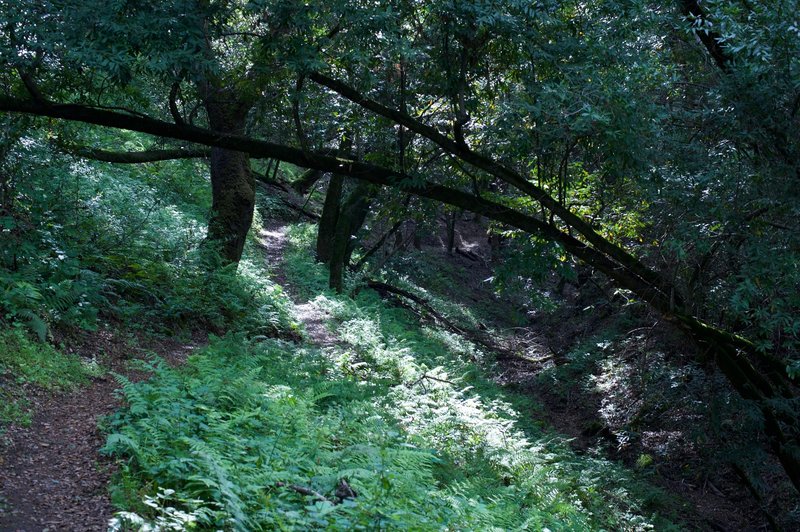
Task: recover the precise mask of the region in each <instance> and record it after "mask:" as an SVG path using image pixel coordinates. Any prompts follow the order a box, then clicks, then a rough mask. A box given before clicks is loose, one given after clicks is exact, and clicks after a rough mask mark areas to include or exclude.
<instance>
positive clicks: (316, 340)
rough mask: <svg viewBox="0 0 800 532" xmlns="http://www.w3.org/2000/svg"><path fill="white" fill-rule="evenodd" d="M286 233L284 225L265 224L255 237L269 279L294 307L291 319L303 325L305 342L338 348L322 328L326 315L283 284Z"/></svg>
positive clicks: (322, 346)
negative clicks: (262, 252) (260, 244)
mask: <svg viewBox="0 0 800 532" xmlns="http://www.w3.org/2000/svg"><path fill="white" fill-rule="evenodd" d="M288 230H289V226H288V225H287V224H286V223H284V222H281V221H279V220H268V221H266V222H265V226H264V228H263V229H262V230H261V232H260V233H259V236H260V237H261V241H262V244H263V249H264V252H265V253H266V260H267V265H268V267H269V269H270V272H271V273H272V278H273V280H274V281H275V282H276V283H278V284H279V285H281V286H282V287H283V289H284V291H285V292H286V293H287V295H288V296H289V299H291V300H292V302H293V303H294V318H295V320H297V321H298V322H300V323H302V324H303V326H304V329H305V332H306V336H307V337H308V340H309V341H310V342H311V343H313V344H315V345H317V346H319V347H320V348H323V349H324V348H328V347H333V346H335V345H338V344H340V341H339V339H338V338H337V337H336V335H335V334H333V333H332V332H331V331H330V329H328V326H327V325H326V323H327V322H328V320H329V319H330V316H329V315H328V313H327V312H325V311H324V310H322V309H321V308H319V306H318V305H317V304H316V303H314V301H308V300H307V299H305V298H303V297H300V296H299V295H297V294H296V293H294V292H293V291H292V287H291V284H290V283H289V282H288V280H287V277H286V273H285V272H284V263H285V255H284V254H285V251H286V247H287V243H288V237H287V234H286V233H287V231H288Z"/></svg>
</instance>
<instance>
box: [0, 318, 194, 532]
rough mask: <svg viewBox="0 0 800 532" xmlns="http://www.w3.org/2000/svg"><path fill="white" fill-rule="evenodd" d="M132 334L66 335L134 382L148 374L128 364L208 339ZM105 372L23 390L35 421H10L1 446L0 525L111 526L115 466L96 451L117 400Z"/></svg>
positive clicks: (182, 352)
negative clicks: (53, 388)
mask: <svg viewBox="0 0 800 532" xmlns="http://www.w3.org/2000/svg"><path fill="white" fill-rule="evenodd" d="M135 338H136V337H135V336H129V335H121V334H120V333H118V332H117V331H115V330H113V329H110V328H106V329H100V330H98V331H96V332H94V333H90V334H84V335H82V336H81V337H78V338H71V339H68V340H67V341H68V344H67V345H73V346H74V347H73V348H72V350H73V351H74V352H76V353H77V354H79V355H81V356H86V357H89V358H91V357H96V358H97V360H98V361H99V362H100V363H101V364H102V365H103V367H104V368H107V369H108V370H109V373H110V372H115V373H119V374H122V375H125V376H126V377H128V378H129V379H131V380H134V381H135V380H141V379H144V378H146V377H147V375H146V374H144V373H143V372H141V371H137V370H133V369H131V367H130V362H131V361H132V360H135V359H138V358H143V357H144V356H145V354H147V353H156V354H157V355H159V356H161V357H162V358H164V359H165V360H166V361H167V362H168V363H169V364H171V365H178V364H181V363H182V362H183V361H184V360H186V357H187V356H188V355H189V354H190V353H191V351H192V350H193V349H195V347H197V346H198V345H202V344H203V343H205V342H206V339H205V338H204V337H203V336H202V335H199V334H198V335H197V336H196V337H194V338H192V339H191V341H189V342H187V343H182V342H178V341H176V340H173V339H159V340H152V339H146V338H143V337H140V338H138V339H136V340H134V339H135ZM132 340H133V341H132ZM132 344H133V345H140V346H142V347H133V346H132ZM67 349H68V350H70V348H69V347H68V348H67ZM109 373H107V374H106V375H104V376H103V377H100V378H96V379H94V380H93V381H92V382H91V383H90V384H89V385H87V386H84V387H81V388H79V389H77V390H75V391H72V392H68V393H47V392H45V391H43V390H37V389H33V388H31V389H28V390H26V391H27V392H28V393H27V395H28V397H29V399H30V400H31V406H32V407H33V409H34V411H35V414H34V416H33V420H32V423H31V425H30V426H29V427H19V426H14V427H11V428H10V429H9V430H8V431H7V432H6V433H5V434H4V435H3V436H2V439H3V441H2V444H0V530H3V531H14V532H19V531H25V532H34V531H37V532H38V531H52V532H54V531H100V530H106V529H107V528H108V521H109V519H110V518H111V517H112V515H113V512H114V508H113V506H112V505H111V501H110V499H109V495H108V482H109V480H110V478H111V475H112V474H113V471H114V467H113V464H112V462H111V460H109V459H108V458H107V457H105V456H103V455H101V454H100V453H99V449H100V448H101V447H102V446H103V444H104V441H105V437H104V436H103V434H101V433H100V430H99V429H98V422H99V421H100V419H101V418H102V417H104V416H107V415H109V414H111V413H112V412H113V411H114V410H116V409H117V408H119V407H120V406H121V405H122V402H121V400H120V398H119V397H118V396H117V394H116V393H115V390H117V388H118V384H117V382H116V380H115V379H114V378H113V377H112V376H111V375H110V374H109Z"/></svg>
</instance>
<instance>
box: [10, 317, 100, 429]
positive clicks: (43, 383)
mask: <svg viewBox="0 0 800 532" xmlns="http://www.w3.org/2000/svg"><path fill="white" fill-rule="evenodd" d="M103 371H104V370H103V368H102V367H100V366H99V365H98V364H97V363H95V362H87V361H84V360H82V359H81V358H80V357H78V356H76V355H67V354H64V353H61V352H60V351H58V350H57V349H56V348H55V347H53V346H51V345H50V344H46V343H40V342H35V341H33V340H31V339H30V337H29V335H28V334H27V333H26V332H25V331H23V330H22V329H19V328H12V329H10V330H8V331H5V332H2V333H0V377H2V379H3V382H4V386H3V388H2V389H0V400H2V406H0V425H2V424H10V423H18V424H21V425H28V424H30V421H31V418H30V411H29V408H28V401H27V399H26V393H25V391H24V387H25V386H26V385H34V386H37V387H39V388H42V389H45V390H52V391H69V390H74V389H76V388H78V387H79V386H81V385H82V384H84V383H86V382H88V380H89V378H90V377H97V376H100V375H102V373H103Z"/></svg>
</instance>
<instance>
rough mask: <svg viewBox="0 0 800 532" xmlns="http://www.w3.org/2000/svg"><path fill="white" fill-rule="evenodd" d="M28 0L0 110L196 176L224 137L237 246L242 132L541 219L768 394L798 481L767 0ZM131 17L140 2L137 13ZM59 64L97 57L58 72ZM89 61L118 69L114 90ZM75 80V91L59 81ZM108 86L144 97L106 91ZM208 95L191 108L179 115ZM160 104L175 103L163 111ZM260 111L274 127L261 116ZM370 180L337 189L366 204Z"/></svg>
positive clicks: (430, 191) (467, 202)
mask: <svg viewBox="0 0 800 532" xmlns="http://www.w3.org/2000/svg"><path fill="white" fill-rule="evenodd" d="M22 5H23V7H21V8H12V7H11V6H7V5H5V4H4V5H3V9H4V10H6V11H7V12H8V17H6V18H7V19H8V20H10V21H12V23H11V25H10V26H9V27H10V28H11V29H8V28H9V27H7V29H6V30H4V35H3V36H4V44H3V47H2V50H3V52H4V56H3V62H4V64H7V65H10V66H12V67H14V69H15V72H16V73H14V72H12V71H10V70H8V71H7V72H6V73H5V74H3V75H2V77H1V78H0V79H2V83H3V87H4V91H3V92H4V93H5V95H4V96H3V97H2V98H0V110H2V111H7V112H15V113H28V114H34V115H40V116H48V117H52V118H57V119H65V120H75V121H81V122H85V123H89V124H95V125H100V126H106V127H112V128H121V129H131V130H135V131H140V132H143V133H148V134H152V135H156V136H157V137H159V138H162V139H163V138H171V139H176V140H180V141H184V142H188V143H195V144H202V145H206V146H212V147H213V149H212V182H213V181H214V179H215V178H214V172H215V170H214V162H213V161H214V158H213V154H214V153H216V154H217V159H216V160H217V163H216V166H217V179H216V181H217V183H221V185H220V186H219V187H216V188H215V205H218V207H217V210H218V212H217V214H216V218H214V217H212V223H211V224H210V231H209V235H210V236H212V237H213V238H214V239H218V240H223V242H229V243H230V244H229V246H230V247H229V249H228V250H227V251H226V252H225V254H226V256H227V257H228V258H229V259H230V260H235V259H236V258H238V257H237V256H236V253H237V250H238V253H240V252H241V248H240V245H239V243H240V242H241V238H243V237H242V232H243V231H244V232H245V234H246V227H247V226H249V218H248V216H249V215H251V213H252V206H251V205H250V204H249V203H248V201H249V198H250V196H249V191H248V190H247V186H249V185H248V184H249V183H250V181H249V180H250V179H251V177H249V176H248V175H247V171H246V168H247V165H246V161H247V156H248V155H249V156H250V157H268V158H274V159H277V160H280V161H285V162H289V163H293V164H296V165H298V166H301V167H305V168H309V169H312V170H316V171H321V172H331V173H332V174H334V175H338V176H348V177H352V178H355V179H357V180H360V181H363V182H366V183H370V184H372V185H377V186H380V187H392V188H397V189H400V190H402V191H404V192H407V193H411V194H414V195H417V196H419V197H422V198H427V199H430V200H433V201H436V202H440V203H444V204H447V205H450V206H452V207H455V208H458V209H464V210H467V211H471V212H474V213H477V214H480V215H482V216H485V217H487V218H489V219H491V220H494V221H496V222H498V223H500V224H503V225H504V226H506V227H510V228H514V229H517V230H519V231H520V232H522V233H524V234H527V235H536V237H538V238H542V239H545V240H548V241H551V242H554V243H555V244H557V247H558V248H560V249H561V250H563V251H565V252H567V253H569V254H571V255H572V256H573V257H575V258H576V259H578V260H581V261H583V262H585V263H587V264H589V265H591V266H592V267H593V268H595V269H596V270H598V271H599V272H602V273H603V274H604V275H606V276H607V277H608V278H609V279H611V280H613V281H614V282H615V283H616V284H617V286H618V287H620V288H621V289H625V290H629V291H630V292H631V293H632V294H634V295H635V297H637V298H639V299H641V300H643V301H646V302H647V303H648V304H650V305H651V306H652V308H654V309H655V310H656V311H658V312H659V313H660V314H661V315H662V316H664V317H665V318H666V319H668V320H670V321H672V322H673V323H675V324H676V326H678V327H679V328H681V329H683V330H684V331H685V332H686V333H687V334H688V335H689V336H690V337H691V338H692V339H693V340H694V341H695V342H696V343H697V344H698V345H699V346H701V348H702V351H703V352H704V353H706V354H707V356H709V357H710V358H712V359H714V360H715V362H716V364H717V366H718V367H719V368H720V370H721V371H722V372H723V373H724V374H725V376H726V377H727V378H728V380H729V381H730V383H731V385H732V387H733V388H734V389H735V390H736V391H737V392H738V393H739V394H740V395H741V396H742V397H744V398H745V399H749V400H751V401H753V402H754V403H755V404H756V405H757V406H758V408H759V409H760V410H761V412H762V413H763V416H764V421H765V428H766V430H767V432H768V434H769V435H770V438H771V443H772V447H773V450H774V451H775V452H776V454H777V456H778V457H779V459H780V460H781V463H782V464H783V466H784V468H785V469H786V471H787V473H788V474H789V476H790V478H791V479H792V481H793V482H794V483H795V486H800V445H798V430H799V429H800V420H798V419H797V417H798V415H797V409H796V408H794V406H793V405H796V387H795V384H794V380H793V379H794V374H795V373H796V368H797V367H798V363H797V340H798V338H797V336H798V331H800V323H799V322H798V320H797V319H796V316H797V308H798V306H800V302H798V301H797V297H796V294H797V293H798V292H800V291H798V290H797V288H798V286H799V285H800V275H798V273H797V268H796V264H797V260H796V257H797V249H798V246H797V239H796V232H792V231H787V230H786V229H782V230H780V232H779V233H778V234H772V233H769V234H767V233H765V226H764V224H763V223H762V219H763V217H764V215H765V214H767V213H769V215H770V219H769V220H766V221H769V222H770V223H771V224H772V225H773V226H775V225H777V226H783V227H789V228H790V227H791V225H787V224H786V223H785V220H792V219H793V218H792V216H793V215H794V214H796V212H795V211H796V207H795V206H794V205H796V202H793V201H792V200H793V199H796V192H794V190H795V189H796V187H795V186H793V185H794V184H796V179H797V177H798V175H800V174H798V171H799V170H798V168H799V167H798V163H797V161H798V160H799V158H798V157H797V153H798V151H800V150H798V142H797V139H793V138H791V137H789V136H787V135H786V131H789V130H791V129H790V127H791V126H793V125H794V126H796V125H797V122H798V118H797V104H796V103H794V102H796V101H798V100H797V97H796V95H795V94H794V93H793V92H792V91H795V89H793V88H792V87H796V86H797V84H796V79H794V77H796V75H797V74H796V73H794V71H792V69H791V68H790V69H788V71H787V72H788V74H778V73H775V72H770V71H765V69H764V63H763V60H762V56H761V55H759V54H762V55H763V53H764V52H763V50H767V52H768V55H771V56H772V57H776V56H777V57H781V58H784V59H786V61H788V62H789V63H788V64H792V63H791V61H792V52H793V51H794V49H795V48H796V40H791V39H776V38H774V37H773V36H772V34H771V33H769V32H760V31H759V28H760V27H761V25H770V26H775V25H777V26H780V25H781V24H782V23H781V21H780V18H781V17H780V14H779V13H777V12H776V11H772V10H769V9H766V8H761V7H759V8H758V9H757V10H756V11H753V8H751V7H747V6H743V7H740V6H738V4H737V5H734V4H731V6H732V7H730V9H728V8H726V6H727V4H723V3H720V4H718V5H717V4H715V5H716V6H717V7H718V8H717V9H716V11H715V12H714V13H709V14H704V13H700V12H698V11H697V9H698V7H699V6H698V4H697V3H687V2H682V3H681V4H680V5H676V6H673V8H672V9H662V10H651V9H648V8H646V7H645V6H644V5H643V4H638V3H636V2H633V3H620V4H617V3H598V4H593V3H590V4H583V3H575V4H572V3H568V4H563V3H555V4H553V5H550V4H548V3H545V4H543V5H541V6H539V7H536V8H534V7H532V6H531V5H530V4H529V3H526V2H520V3H517V2H499V1H489V0H486V1H479V0H474V1H470V2H436V3H417V2H411V1H397V2H385V3H380V4H379V5H376V4H374V3H361V2H357V1H352V2H339V3H327V4H325V3H321V2H320V3H313V4H312V3H309V4H308V5H304V6H295V5H293V4H292V5H291V6H289V5H287V4H286V3H282V2H266V1H252V2H241V3H237V2H219V3H216V2H215V3H211V2H186V3H184V2H165V3H159V4H158V5H153V6H151V5H146V6H144V7H142V8H140V9H138V10H133V11H132V12H128V11H126V10H125V9H127V8H120V11H117V12H114V11H113V10H111V11H103V12H100V11H99V10H94V11H92V9H91V7H80V8H76V10H77V12H78V13H79V17H78V18H79V19H80V20H85V21H86V23H85V24H83V27H90V28H102V29H104V30H109V31H103V32H96V33H92V32H90V35H89V37H90V39H88V44H84V45H81V44H80V43H81V42H82V41H81V39H84V38H85V37H86V36H85V35H74V34H73V35H71V34H70V33H69V31H70V30H69V29H70V28H74V25H75V21H69V22H67V21H66V20H64V19H63V16H64V14H65V13H66V11H59V10H56V9H52V6H49V5H46V6H45V7H44V8H39V9H43V10H44V12H45V13H47V14H50V13H52V14H53V15H52V16H44V17H40V18H41V20H36V21H31V20H30V19H31V18H32V17H33V16H34V14H35V13H37V12H39V11H37V8H35V7H31V5H29V4H22ZM26 9H27V10H28V11H26ZM748 10H749V11H748ZM687 13H688V17H689V18H688V19H687V18H686V17H687ZM81 17H83V18H81ZM137 17H139V18H137ZM141 17H148V18H154V23H153V24H151V25H150V26H147V29H146V30H141V29H135V28H133V25H134V24H135V23H136V21H137V20H138V21H139V22H141ZM713 17H717V19H718V20H720V21H721V22H722V24H721V27H722V29H723V30H724V31H727V32H728V33H723V34H715V33H713V32H710V31H709V30H708V26H707V24H706V22H703V21H707V20H712V19H713ZM23 21H25V22H26V23H25V24H24V25H23V23H22V22H23ZM754 21H755V22H754ZM29 22H30V23H29ZM783 26H786V25H785V24H784V25H783ZM23 27H24V28H25V30H24V31H25V32H26V33H25V36H24V37H23V36H20V32H21V31H22V28H23ZM781 27H782V26H781ZM665 28H666V29H665ZM785 29H786V31H790V28H789V26H786V28H785ZM45 30H46V31H45ZM72 31H74V30H72ZM93 31H94V30H93ZM140 31H144V34H141V33H137V32H140ZM156 31H157V33H154V32H156ZM50 35H58V36H60V37H62V41H61V42H63V43H66V46H67V49H64V48H62V47H61V46H62V45H56V44H55V43H54V42H53V41H52V40H51V39H52V37H50ZM79 37H80V38H79ZM134 37H140V38H141V39H135V38H134ZM695 38H697V39H699V44H700V46H698V45H696V44H695V43H694V42H693V39H695ZM139 41H141V42H139ZM751 42H756V43H757V44H758V46H755V45H751V44H749V43H751ZM143 43H144V44H143ZM740 43H745V44H744V47H743V48H741V49H739V48H738V47H739V46H740ZM70 46H73V47H75V48H76V49H77V50H78V51H77V52H76V51H75V50H72V49H69V47H70ZM38 50H41V52H39V51H38ZM759 50H761V52H759ZM28 51H31V53H30V54H29V53H28ZM703 51H707V53H709V54H710V56H711V57H712V59H713V62H714V64H715V65H716V66H714V71H712V69H710V68H709V67H708V66H707V65H706V64H705V62H704V60H703V56H702V55H701V52H703ZM720 54H722V55H720ZM29 56H30V57H29ZM794 57H796V55H795V56H794ZM117 58H121V59H117ZM726 58H729V59H726ZM730 58H733V59H730ZM67 65H72V66H77V65H79V66H80V68H81V69H84V72H88V73H89V74H90V75H83V76H77V77H76V78H75V79H74V80H73V79H70V84H68V86H67V87H56V86H55V85H54V83H53V80H54V79H56V78H57V77H58V76H59V75H61V74H63V73H64V72H65V71H64V69H65V68H66V67H67ZM720 69H721V70H722V74H720V72H719V70H720ZM140 72H141V75H140V76H138V77H137V75H138V74H139V73H140ZM91 75H96V76H99V77H100V78H101V79H102V80H104V81H108V82H111V83H114V86H115V87H117V91H118V94H117V95H115V96H118V98H119V100H121V101H114V99H113V97H109V95H108V94H106V93H104V92H103V91H102V90H101V84H100V83H98V80H97V79H91ZM793 76H794V77H793ZM176 79H177V80H184V79H186V80H191V85H192V86H193V87H194V93H193V95H192V97H190V96H189V95H188V94H187V95H186V96H185V99H186V101H185V102H184V100H183V99H181V100H180V103H181V105H184V104H186V105H185V107H188V108H189V109H190V110H189V112H188V114H187V113H184V114H180V113H176V112H175V109H176V108H178V107H180V106H179V105H178V100H177V99H176V96H175V95H176V94H177V93H178V92H180V91H179V90H171V91H170V94H172V95H173V97H171V98H169V102H171V103H168V105H167V106H166V107H168V108H169V110H170V111H171V112H169V113H167V112H166V111H165V110H164V109H161V107H165V106H163V105H162V106H159V105H154V104H153V99H154V98H153V96H154V95H160V94H163V93H164V92H166V91H163V89H164V88H166V86H167V85H169V86H170V87H171V88H173V89H174V87H175V80H176ZM165 80H166V82H167V83H165ZM765 80H766V81H767V82H768V83H764V81H765ZM309 82H310V83H309ZM182 83H183V82H182V81H178V87H179V89H180V88H182V87H183V85H182ZM762 85H766V87H767V88H766V89H765V88H763V87H762ZM123 89H124V90H123ZM769 90H775V91H776V92H775V94H779V95H780V97H779V98H769ZM795 92H796V91H795ZM86 94H89V95H91V96H92V97H93V98H94V100H90V101H91V104H90V105H87V104H86V103H72V102H82V101H83V102H85V101H86V98H85V97H83V96H84V95H86ZM129 94H132V96H129ZM107 98H108V99H110V100H111V101H106V99H107ZM62 101H63V102H70V103H56V102H62ZM301 101H302V102H304V103H305V106H304V108H303V109H301V105H300V104H301ZM111 104H114V106H115V107H121V106H123V104H124V106H126V107H127V106H128V104H136V105H137V108H138V109H140V110H137V111H136V112H130V111H128V112H122V111H119V110H110V109H106V108H102V107H101V106H105V107H108V106H110V105H111ZM201 107H205V110H206V120H205V122H204V123H203V121H202V120H198V121H197V123H198V124H202V125H195V121H193V120H190V119H185V118H184V116H188V117H191V116H192V115H193V114H196V113H195V112H193V111H191V109H199V108H201ZM729 109H733V112H729V111H728V110H729ZM249 110H252V111H251V112H250V113H249V114H248V111H249ZM144 113H147V114H149V115H152V117H151V116H142V115H143V114H144ZM166 116H171V118H172V122H168V121H165V120H162V119H159V118H158V117H162V118H163V117H166ZM763 116H766V117H768V118H767V119H766V120H761V119H760V118H761V117H763ZM267 124H269V128H270V129H269V130H267V132H266V136H267V137H268V138H272V139H279V140H280V142H279V143H275V142H270V141H267V140H257V138H256V137H257V136H265V135H264V127H266V125H267ZM203 125H207V126H208V127H202V126H203ZM342 130H351V131H356V132H358V134H359V136H360V141H359V142H358V143H355V145H354V148H352V150H353V151H357V149H358V148H357V147H358V146H369V158H368V160H362V156H363V155H364V154H363V153H341V151H348V150H335V149H334V148H333V143H334V142H336V141H337V140H338V139H337V135H338V132H339V131H342ZM245 132H246V134H244V133H245ZM334 153H335V155H332V154H334ZM489 153H491V155H487V154H489ZM337 179H338V178H337ZM481 182H489V183H491V187H481V186H479V183H481ZM238 184H241V185H242V187H243V188H238ZM487 189H488V190H489V191H488V192H487ZM362 190H363V191H366V189H362ZM226 194H229V195H226ZM363 198H364V193H360V194H359V195H358V196H355V197H353V198H351V199H352V201H350V200H348V201H346V202H345V204H344V205H343V206H342V207H341V209H342V210H344V209H345V206H347V208H348V209H349V208H350V207H352V208H353V211H354V213H355V214H358V216H355V218H354V219H358V218H359V217H360V216H361V215H360V212H361V211H363V209H362V208H361V207H362V206H363ZM217 199H219V202H217ZM332 201H333V200H332ZM336 204H337V205H341V201H340V200H338V199H337V201H336ZM681 205H688V207H681ZM742 207H744V208H745V209H746V211H745V215H744V216H742V215H741V214H739V213H737V211H739V210H740V209H741V208H742ZM679 208H680V209H685V210H684V212H683V214H682V215H681V216H676V212H679V211H677V209H679ZM248 212H249V213H250V214H248ZM223 215H224V216H223ZM217 222H219V223H217ZM791 223H793V222H789V224H791ZM213 224H217V225H213ZM335 227H336V233H337V235H336V236H335V237H334V239H333V240H332V241H331V242H332V243H333V249H332V250H331V257H333V256H334V255H335V254H338V255H337V256H338V257H339V258H341V257H342V256H347V248H348V245H346V244H345V243H344V242H345V241H347V242H349V240H350V236H352V234H353V225H352V224H350V223H349V222H348V223H347V224H341V225H340V224H338V223H336V224H335ZM327 228H330V227H327V226H326V229H327ZM340 236H341V238H339V237H340ZM645 243H647V244H645ZM764 249H766V250H768V251H769V253H770V254H771V255H772V256H775V257H778V258H779V260H777V261H776V262H777V263H778V264H779V265H780V266H779V267H778V268H777V269H772V268H770V267H767V266H764V265H763V264H761V263H760V262H759V261H758V260H756V259H754V258H753V257H751V256H749V253H748V251H752V250H764ZM343 251H344V253H343ZM337 260H338V259H337ZM343 264H345V263H344V262H340V263H339V266H341V265H343ZM793 264H794V266H792V265H793ZM340 269H341V268H340ZM332 270H333V268H332ZM776 272H778V275H775V273H776ZM780 272H784V275H780ZM337 276H338V274H337ZM337 278H340V277H337ZM332 280H334V276H333V275H332ZM334 284H335V283H334ZM737 298H738V299H737ZM731 316H733V318H731ZM776 338H777V340H776ZM787 367H788V368H789V371H787Z"/></svg>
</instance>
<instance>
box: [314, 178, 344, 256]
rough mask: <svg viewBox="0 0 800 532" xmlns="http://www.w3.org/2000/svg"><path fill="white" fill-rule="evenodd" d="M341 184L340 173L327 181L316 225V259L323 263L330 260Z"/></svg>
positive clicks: (342, 181) (340, 198) (342, 183)
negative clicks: (320, 214)
mask: <svg viewBox="0 0 800 532" xmlns="http://www.w3.org/2000/svg"><path fill="white" fill-rule="evenodd" d="M343 186H344V177H343V176H342V175H340V174H333V175H332V176H331V180H330V183H328V191H327V192H326V193H325V204H324V205H323V206H322V216H320V218H319V224H318V225H317V260H318V261H319V262H324V263H325V264H328V263H329V262H330V260H331V254H332V253H333V238H334V235H335V234H336V225H337V223H338V221H339V210H340V208H341V203H342V187H343Z"/></svg>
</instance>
